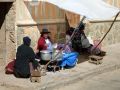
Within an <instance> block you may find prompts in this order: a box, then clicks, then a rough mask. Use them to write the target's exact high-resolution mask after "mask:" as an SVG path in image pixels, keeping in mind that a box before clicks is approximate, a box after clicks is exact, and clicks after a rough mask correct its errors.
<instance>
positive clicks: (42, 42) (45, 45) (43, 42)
mask: <svg viewBox="0 0 120 90" xmlns="http://www.w3.org/2000/svg"><path fill="white" fill-rule="evenodd" d="M49 33H50V32H49V31H48V29H42V32H41V36H40V38H39V40H38V44H37V55H36V56H37V58H40V51H42V50H49V51H50V52H52V51H53V47H52V41H51V39H50V37H49Z"/></svg>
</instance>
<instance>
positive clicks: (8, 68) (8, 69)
mask: <svg viewBox="0 0 120 90" xmlns="http://www.w3.org/2000/svg"><path fill="white" fill-rule="evenodd" d="M14 65H15V60H13V61H11V62H9V63H8V65H7V66H6V67H5V73H6V74H13V73H14Z"/></svg>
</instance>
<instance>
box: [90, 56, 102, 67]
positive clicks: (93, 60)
mask: <svg viewBox="0 0 120 90" xmlns="http://www.w3.org/2000/svg"><path fill="white" fill-rule="evenodd" d="M102 59H103V57H100V56H96V55H91V56H89V60H88V61H89V62H90V63H93V64H96V65H98V64H102Z"/></svg>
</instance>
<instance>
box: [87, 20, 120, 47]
mask: <svg viewBox="0 0 120 90" xmlns="http://www.w3.org/2000/svg"><path fill="white" fill-rule="evenodd" d="M111 23H112V22H111V21H108V22H107V21H103V22H97V23H90V24H88V25H87V27H86V31H85V32H86V34H87V35H90V36H91V37H92V39H93V40H96V39H97V40H101V38H102V37H103V36H104V35H105V33H106V32H107V31H108V29H109V27H110V25H111ZM116 43H120V21H119V20H118V21H117V22H115V24H114V26H113V27H112V29H111V31H110V32H109V33H108V35H107V36H106V38H105V39H104V40H103V42H102V45H103V46H108V45H112V44H116Z"/></svg>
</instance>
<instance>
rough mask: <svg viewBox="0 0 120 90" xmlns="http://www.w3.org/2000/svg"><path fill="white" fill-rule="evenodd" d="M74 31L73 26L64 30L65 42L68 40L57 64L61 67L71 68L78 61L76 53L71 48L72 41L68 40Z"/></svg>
mask: <svg viewBox="0 0 120 90" xmlns="http://www.w3.org/2000/svg"><path fill="white" fill-rule="evenodd" d="M73 31H74V28H72V27H71V28H70V29H69V30H67V31H66V43H67V42H69V43H68V44H67V45H66V47H65V48H64V50H63V51H64V54H63V56H62V60H61V61H60V62H59V66H60V67H61V68H64V67H66V68H71V67H74V66H75V65H76V63H77V61H78V55H79V54H78V53H77V52H76V51H74V49H73V48H72V42H71V41H69V40H70V37H71V35H72V33H73ZM63 47H64V46H63Z"/></svg>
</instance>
